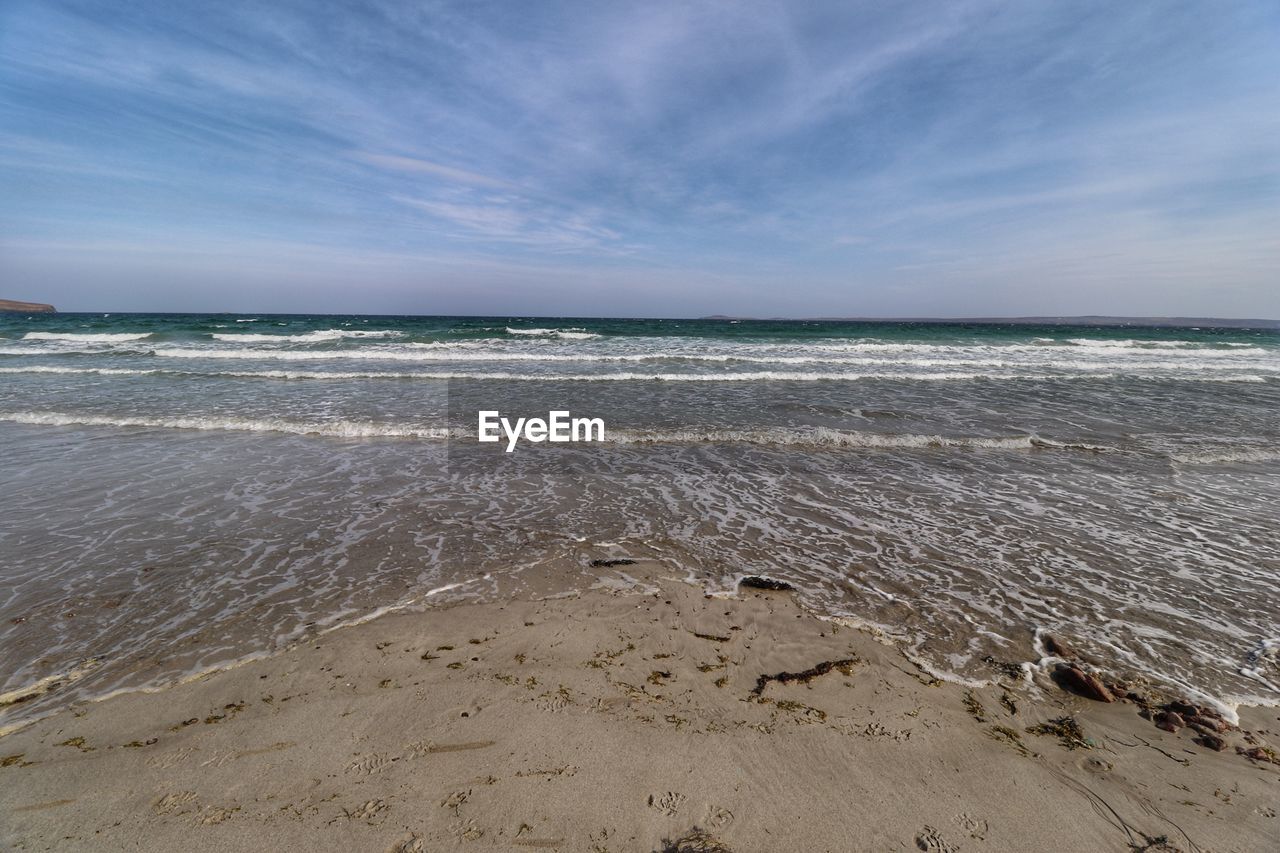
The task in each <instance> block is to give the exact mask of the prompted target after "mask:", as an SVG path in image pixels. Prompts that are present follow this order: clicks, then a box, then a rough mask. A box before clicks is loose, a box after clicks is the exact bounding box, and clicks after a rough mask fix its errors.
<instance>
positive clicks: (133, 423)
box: [0, 412, 451, 439]
mask: <svg viewBox="0 0 1280 853" xmlns="http://www.w3.org/2000/svg"><path fill="white" fill-rule="evenodd" d="M0 421H9V422H11V423H20V424H33V425H42V426H108V427H148V428H153V429H189V430H228V431H243V432H283V433H291V434H294V435H323V436H332V437H337V438H373V437H392V438H396V437H404V438H429V439H443V438H448V437H449V436H450V435H451V432H450V430H449V429H448V428H445V427H432V426H422V425H417V424H404V423H381V424H380V423H373V422H370V421H345V420H335V421H315V422H305V421H291V420H286V419H283V418H261V419H255V418H224V417H118V416H112V415H90V414H71V413H65V412H4V413H0Z"/></svg>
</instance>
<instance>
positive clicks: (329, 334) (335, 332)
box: [210, 329, 404, 344]
mask: <svg viewBox="0 0 1280 853" xmlns="http://www.w3.org/2000/svg"><path fill="white" fill-rule="evenodd" d="M210 337H212V338H213V339H214V340H215V341H225V342H227V343H268V344H306V343H320V342H322V341H337V340H342V339H343V338H402V337H404V332H398V331H395V330H394V329H382V330H377V331H374V330H370V331H364V330H351V329H323V330H320V329H317V330H316V331H313V332H304V333H302V334H299V335H259V334H249V333H243V334H216V333H215V334H213V335H211V336H210Z"/></svg>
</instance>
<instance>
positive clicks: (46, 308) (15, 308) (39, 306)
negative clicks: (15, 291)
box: [0, 299, 58, 314]
mask: <svg viewBox="0 0 1280 853" xmlns="http://www.w3.org/2000/svg"><path fill="white" fill-rule="evenodd" d="M0 312H6V313H14V314H56V313H58V309H56V308H54V307H53V306H52V305H45V304H44V303H43V302H18V301H16V300H14V299H0Z"/></svg>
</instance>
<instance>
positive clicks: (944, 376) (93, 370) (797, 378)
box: [0, 365, 1268, 383]
mask: <svg viewBox="0 0 1280 853" xmlns="http://www.w3.org/2000/svg"><path fill="white" fill-rule="evenodd" d="M24 373H29V374H66V375H87V376H156V375H161V376H175V377H203V378H209V379H280V380H307V379H310V380H331V381H333V380H350V379H369V380H378V379H400V380H406V379H408V380H412V379H417V380H437V381H448V380H468V381H472V380H474V381H485V380H505V381H516V382H857V381H865V380H876V379H879V380H895V381H914V382H947V381H1001V382H1004V381H1024V382H1048V381H1064V380H1068V381H1070V380H1079V379H1086V380H1109V379H1116V378H1126V379H1148V380H1159V381H1176V382H1246V383H1259V382H1266V381H1268V380H1267V377H1265V376H1260V375H1257V374H1229V375H1216V376H1169V375H1161V374H1136V373H1115V372H1105V373H1103V372H1096V373H1095V372H1090V373H1075V374H1068V373H991V372H985V373H984V372H961V371H948V372H932V373H913V372H905V371H877V372H865V373H864V372H858V373H852V372H826V373H822V372H800V371H781V370H763V371H752V372H737V373H730V372H724V373H641V372H636V371H624V372H617V373H513V372H511V371H465V370H464V371H450V370H446V371H426V370H423V371H376V370H368V371H360V370H211V371H199V370H167V369H162V368H150V369H134V368H109V367H62V366H53V365H30V366H24V367H0V374H24Z"/></svg>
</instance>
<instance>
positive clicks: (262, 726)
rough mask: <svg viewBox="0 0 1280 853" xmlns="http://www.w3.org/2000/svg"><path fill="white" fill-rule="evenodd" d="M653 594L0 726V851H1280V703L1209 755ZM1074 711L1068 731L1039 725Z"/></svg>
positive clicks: (480, 618)
mask: <svg viewBox="0 0 1280 853" xmlns="http://www.w3.org/2000/svg"><path fill="white" fill-rule="evenodd" d="M628 571H629V572H632V573H633V574H635V575H636V576H639V577H643V576H644V574H645V572H646V571H648V572H651V573H654V574H655V575H656V574H657V573H659V572H660V570H659V568H658V567H657V566H656V565H651V566H646V565H643V564H641V565H636V566H630V567H628ZM653 584H654V586H653V589H652V591H651V593H650V594H640V593H636V592H634V591H632V592H628V593H620V592H612V591H609V590H604V589H600V590H595V591H592V592H588V593H584V594H582V595H580V596H574V597H566V598H554V599H547V600H540V601H539V600H517V601H511V602H508V603H505V604H474V605H460V606H453V607H448V608H440V609H434V610H430V611H427V612H425V613H405V614H395V615H389V616H385V617H382V618H380V619H377V620H374V621H371V622H368V623H365V624H362V625H358V626H354V627H349V628H344V629H341V630H338V631H334V632H332V633H329V634H325V635H322V636H320V637H318V638H317V639H316V640H314V641H312V642H308V643H307V644H305V645H300V646H298V647H295V648H294V649H292V650H290V651H287V652H285V653H282V654H280V655H278V656H275V657H272V658H269V659H265V660H260V661H255V662H252V663H248V664H245V665H242V666H239V667H237V668H235V669H231V670H227V671H223V672H219V673H215V674H213V675H209V676H207V677H204V678H201V679H199V680H196V681H191V682H188V683H185V684H181V685H177V686H174V687H171V688H168V689H166V690H163V691H161V692H158V693H150V694H126V695H120V696H116V697H114V698H112V699H108V700H105V701H102V702H97V703H89V704H82V705H79V706H77V707H74V708H72V709H69V710H66V711H63V712H61V713H59V714H57V715H55V716H53V717H49V718H46V719H44V720H42V721H40V722H37V723H36V724H34V725H33V726H31V727H29V728H27V729H24V730H21V731H19V732H16V733H13V734H10V735H8V736H5V737H3V738H0V758H3V766H2V767H0V779H2V781H3V784H0V835H2V837H3V841H4V843H5V845H6V846H8V847H13V848H16V849H27V850H43V849H94V850H106V849H111V850H115V849H126V848H127V849H147V850H175V849H183V850H260V849H276V850H317V849H319V850H388V851H432V850H445V849H455V848H461V849H513V850H514V849H525V848H534V849H559V850H574V851H576V850H587V851H615V853H616V851H632V850H639V851H649V850H702V851H708V850H733V851H754V850H783V849H785V850H815V851H816V850H832V851H847V850H933V851H956V850H965V851H970V850H979V851H980V850H990V851H997V850H1047V849H1052V850H1060V851H1077V850H1078V851H1098V850H1117V851H1123V850H1134V849H1138V850H1185V851H1194V850H1204V851H1209V850H1212V851H1228V850H1236V851H1248V850H1265V849H1276V848H1277V847H1278V846H1280V817H1278V816H1277V809H1280V765H1277V764H1274V763H1272V762H1271V761H1269V760H1268V759H1267V756H1268V753H1266V752H1265V751H1263V752H1257V751H1255V753H1254V755H1255V756H1260V757H1255V758H1250V757H1248V756H1246V755H1243V754H1240V752H1238V751H1237V747H1240V748H1242V749H1245V748H1256V747H1258V746H1262V747H1263V748H1264V750H1265V749H1266V748H1267V745H1268V744H1270V745H1280V721H1278V715H1280V711H1277V710H1276V709H1274V708H1260V709H1245V710H1244V711H1243V712H1242V714H1241V719H1240V726H1241V729H1242V731H1231V732H1228V733H1225V734H1224V738H1225V739H1226V741H1227V742H1228V748H1227V749H1225V750H1224V751H1221V752H1218V751H1214V750H1212V749H1209V748H1206V747H1205V746H1202V745H1200V744H1198V743H1196V742H1194V741H1193V738H1194V737H1195V733H1194V732H1192V731H1191V730H1190V729H1182V730H1180V731H1179V732H1177V733H1170V732H1166V731H1162V730H1161V729H1159V728H1157V727H1156V726H1155V725H1154V724H1153V723H1152V721H1150V720H1148V719H1144V718H1143V717H1142V716H1140V714H1139V708H1138V706H1137V705H1135V704H1133V703H1131V702H1116V703H1113V704H1104V703H1100V702H1094V701H1090V700H1088V699H1085V698H1082V697H1079V696H1076V695H1073V694H1071V693H1067V692H1065V691H1063V690H1061V689H1060V688H1058V687H1057V686H1055V685H1054V684H1053V683H1052V682H1050V681H1049V680H1047V679H1043V680H1042V683H1041V684H1039V685H1037V684H1029V683H1026V682H1020V681H1019V680H1017V679H1016V678H1014V676H1013V673H1007V674H1005V675H999V672H998V670H993V677H997V676H998V677H997V681H999V680H1001V679H1003V683H997V684H994V685H992V686H989V687H982V688H978V689H974V690H969V689H967V688H965V687H963V686H961V685H956V684H949V683H941V682H938V681H936V680H935V679H933V678H932V677H930V676H929V675H928V674H927V673H924V672H922V671H921V670H920V669H918V668H917V667H915V666H914V665H913V664H912V663H911V662H910V661H909V660H908V659H907V658H905V657H904V656H903V655H902V653H901V652H899V651H898V650H896V649H895V648H894V647H892V646H889V645H885V644H883V643H880V642H878V641H877V639H876V638H875V637H874V636H872V635H871V634H869V633H866V632H864V631H861V630H856V629H852V628H848V627H841V626H839V625H836V624H833V623H831V622H826V621H823V620H820V619H817V618H815V617H813V616H811V615H809V614H807V613H805V612H803V611H802V610H801V609H800V608H799V607H798V606H797V605H796V604H795V602H794V600H793V598H792V596H791V595H790V594H788V593H786V592H768V591H750V590H742V591H740V593H739V594H738V595H737V596H736V597H732V598H720V597H706V596H705V595H704V594H703V593H702V591H701V590H700V589H698V588H695V587H694V586H692V585H689V584H686V583H683V582H680V581H677V580H674V579H664V578H661V577H657V576H655V577H654V578H653ZM784 673H790V674H792V675H793V676H798V677H789V676H786V675H783V674H784ZM762 676H763V677H764V678H763V679H762ZM775 676H776V677H775ZM1066 717H1069V718H1071V719H1073V720H1074V721H1075V724H1077V725H1078V726H1079V730H1078V732H1076V731H1074V730H1072V729H1070V727H1064V726H1063V725H1061V724H1059V725H1056V726H1054V727H1053V728H1054V729H1056V733H1036V732H1035V729H1036V728H1037V726H1039V725H1040V724H1043V723H1047V722H1049V721H1053V720H1062V719H1063V718H1066ZM1269 754H1271V755H1273V754H1274V753H1269Z"/></svg>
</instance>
